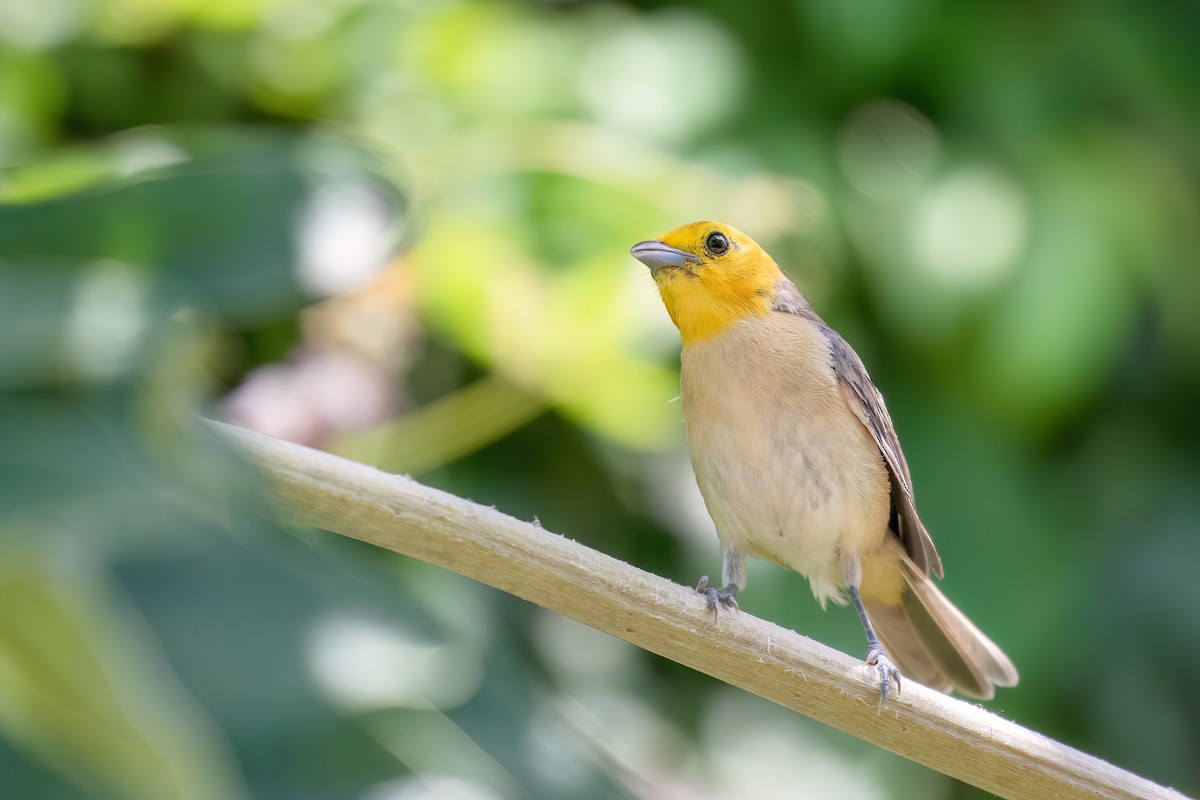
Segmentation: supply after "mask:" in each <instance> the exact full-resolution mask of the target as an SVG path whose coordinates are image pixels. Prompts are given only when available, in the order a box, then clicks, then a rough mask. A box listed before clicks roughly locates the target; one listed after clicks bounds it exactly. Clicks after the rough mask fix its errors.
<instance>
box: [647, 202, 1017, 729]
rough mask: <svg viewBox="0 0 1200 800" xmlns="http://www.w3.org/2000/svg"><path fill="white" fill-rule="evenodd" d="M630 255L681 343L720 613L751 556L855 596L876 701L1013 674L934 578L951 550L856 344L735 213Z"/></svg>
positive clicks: (993, 683)
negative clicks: (922, 511)
mask: <svg viewBox="0 0 1200 800" xmlns="http://www.w3.org/2000/svg"><path fill="white" fill-rule="evenodd" d="M630 254H631V255H633V256H634V258H636V259H637V260H639V261H641V262H642V263H643V264H644V265H645V266H647V267H649V269H650V274H651V275H652V276H653V279H654V282H655V283H656V285H657V287H658V291H659V294H660V295H661V297H662V301H663V304H664V305H665V306H666V310H667V313H668V314H669V315H670V317H671V320H672V321H673V322H674V323H675V326H676V327H677V328H678V329H679V334H680V338H681V340H682V342H683V349H682V352H681V355H680V400H681V402H682V407H683V417H684V420H683V427H684V436H685V439H686V442H687V447H688V451H689V453H690V455H691V461H692V466H693V469H694V472H695V475H696V482H697V484H698V486H699V488H700V493H701V495H703V497H704V503H705V506H706V507H707V509H708V512H709V515H710V516H711V517H712V519H713V522H714V523H715V525H716V529H717V535H718V538H719V540H720V546H721V556H722V558H721V562H722V569H721V573H722V584H723V585H722V586H721V587H720V588H716V587H710V586H709V585H708V578H707V577H704V578H701V579H700V582H699V583H698V584H697V586H696V591H697V592H699V593H701V594H702V595H704V596H705V598H706V600H707V604H708V608H709V609H711V610H712V612H713V614H717V613H718V612H719V609H720V608H721V607H724V608H728V609H737V607H738V606H737V601H736V599H735V597H734V596H735V595H736V594H737V593H738V592H741V591H742V590H743V589H745V587H746V559H747V557H756V558H761V559H765V560H767V561H771V562H774V563H775V564H777V565H779V566H782V567H785V568H787V569H791V570H794V571H796V572H798V573H800V574H801V575H803V576H804V577H805V578H807V579H808V582H809V584H810V587H811V589H812V592H813V595H814V597H815V598H816V599H817V601H818V602H819V603H820V605H821V607H822V608H824V607H825V606H826V603H827V601H830V600H832V601H833V602H834V603H836V604H839V605H845V604H846V602H847V600H848V601H849V602H850V603H851V604H853V606H854V608H855V610H856V611H857V612H858V617H859V619H860V621H861V623H862V626H863V629H864V631H865V633H866V639H867V653H866V657H865V659H864V661H865V663H866V664H867V665H868V667H869V668H870V669H873V670H874V672H871V671H870V669H869V671H868V673H867V674H868V675H869V676H870V680H871V681H872V682H874V681H875V680H876V676H877V678H878V691H879V708H880V709H881V710H882V709H883V707H884V705H885V704H886V703H887V700H888V696H889V692H890V691H891V687H892V685H893V684H894V685H895V690H896V692H897V693H899V692H900V690H901V676H902V675H903V676H904V677H906V678H909V679H912V680H915V681H916V682H918V683H921V684H923V685H925V686H928V687H930V688H933V689H936V690H938V691H942V692H950V691H957V692H958V693H959V694H962V695H965V696H969V697H975V698H980V699H991V698H992V697H993V696H994V694H995V687H997V686H1015V685H1016V683H1017V677H1018V676H1017V670H1016V668H1015V667H1014V666H1013V663H1012V661H1011V660H1010V659H1009V658H1008V656H1006V655H1005V654H1004V652H1003V651H1002V650H1001V649H1000V648H999V647H998V646H997V645H996V644H995V643H993V642H992V640H991V639H989V638H988V637H987V636H985V635H984V634H983V633H982V632H981V631H980V630H979V628H977V627H976V626H975V625H974V624H973V623H972V622H971V621H970V620H969V619H967V617H966V615H964V614H963V613H962V612H961V611H959V610H958V609H957V608H956V607H955V606H954V605H953V604H952V603H951V602H950V601H949V600H948V599H947V598H946V596H945V595H944V594H943V593H942V592H941V590H939V589H938V587H937V586H936V585H935V584H934V582H933V580H932V578H931V575H936V576H937V577H938V578H941V577H942V574H943V569H942V561H941V557H940V556H939V555H938V552H937V549H936V548H935V547H934V544H933V540H932V539H931V538H930V536H929V533H928V531H926V529H925V526H924V524H922V522H921V519H920V517H919V516H918V515H917V509H916V503H915V500H914V497H913V488H912V477H911V475H910V472H909V467H908V463H907V461H906V460H905V458H904V452H903V451H902V450H901V449H900V441H899V439H898V438H897V435H896V431H895V428H894V426H893V424H892V419H891V417H890V416H889V414H888V410H887V406H886V405H885V404H884V400H883V396H882V395H881V394H880V392H879V390H878V389H877V388H876V387H875V384H874V383H873V382H872V381H871V378H870V376H869V375H868V374H867V370H866V367H864V366H863V362H862V360H861V359H860V358H859V357H858V354H857V353H855V351H854V348H852V347H851V346H850V344H848V343H847V342H846V340H845V339H843V338H842V337H841V336H840V335H839V334H838V333H837V332H836V331H834V330H833V329H832V328H831V327H830V326H829V325H827V324H826V323H825V321H824V320H822V319H821V317H820V316H818V315H817V313H816V312H815V311H814V310H813V307H812V305H811V304H810V303H809V302H808V301H807V300H806V299H805V297H804V295H802V294H801V293H800V291H799V289H797V288H796V285H795V284H794V283H793V282H792V281H791V280H789V279H788V277H787V276H786V275H785V274H784V273H783V271H782V270H781V269H780V267H779V265H778V264H777V263H776V262H775V260H774V259H773V258H771V256H770V255H768V254H767V252H766V251H765V250H763V248H762V247H760V246H759V245H758V244H757V243H756V242H755V241H754V240H753V239H751V238H750V237H749V236H747V235H746V234H744V233H742V232H741V231H739V230H737V229H735V228H733V227H731V226H729V225H725V224H722V223H718V222H710V221H701V222H693V223H691V224H688V225H684V226H682V227H679V228H676V229H675V230H673V231H671V232H669V233H667V234H665V235H664V236H662V237H660V238H658V239H652V240H648V241H644V242H639V243H638V244H636V245H634V246H633V248H632V249H631V250H630Z"/></svg>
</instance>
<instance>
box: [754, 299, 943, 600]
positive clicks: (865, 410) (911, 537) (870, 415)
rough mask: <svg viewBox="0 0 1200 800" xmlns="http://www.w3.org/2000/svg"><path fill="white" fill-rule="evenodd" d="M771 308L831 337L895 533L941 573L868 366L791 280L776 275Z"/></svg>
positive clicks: (918, 559) (923, 565) (922, 565)
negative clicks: (875, 454)
mask: <svg viewBox="0 0 1200 800" xmlns="http://www.w3.org/2000/svg"><path fill="white" fill-rule="evenodd" d="M775 310H777V311H783V312H785V313H789V314H798V315H800V316H805V317H809V318H811V319H812V320H814V321H815V322H816V323H817V325H818V326H819V327H820V329H821V331H822V333H824V335H825V337H826V340H827V341H828V342H829V353H830V359H831V361H832V365H833V371H834V373H835V374H836V375H837V378H838V385H839V386H840V387H841V390H842V396H843V397H845V399H846V403H847V405H849V407H850V410H851V411H853V412H854V415H855V416H856V417H858V419H859V421H860V422H862V424H863V425H864V426H865V427H866V429H867V431H868V432H869V433H870V434H871V436H872V438H874V439H875V443H876V444H877V445H878V446H879V452H880V454H881V455H882V456H883V461H884V464H885V465H886V466H887V470H888V475H889V477H890V479H891V483H892V503H893V505H894V507H895V510H896V518H897V522H898V528H899V530H898V531H897V534H898V535H899V537H900V541H901V542H902V543H903V545H904V549H905V551H906V552H907V553H908V556H909V558H911V559H912V560H913V563H914V564H915V565H916V566H917V567H918V568H919V569H921V570H923V571H924V572H925V573H926V574H929V572H931V571H932V572H933V574H934V575H937V576H938V577H939V578H940V577H942V559H941V557H940V556H939V555H938V552H937V548H935V547H934V546H933V540H932V539H931V538H930V537H929V532H928V531H926V530H925V526H924V525H923V524H922V523H921V518H920V517H918V516H917V507H916V501H915V500H914V499H913V492H912V477H911V476H910V474H909V471H908V462H907V461H905V459H904V451H903V450H901V449H900V440H899V439H898V438H897V437H896V430H895V428H894V427H893V426H892V418H891V416H889V415H888V410H887V406H886V405H884V402H883V395H881V394H880V393H879V390H878V389H877V388H875V384H874V383H872V382H871V377H870V376H869V375H868V374H867V368H866V367H864V366H863V363H862V360H861V359H860V358H859V357H858V354H857V353H855V352H854V348H852V347H851V346H850V344H849V343H848V342H847V341H846V340H845V339H843V338H842V337H841V336H840V335H838V333H837V331H835V330H833V329H832V328H830V327H829V326H828V325H826V324H825V321H824V320H822V319H821V318H820V317H818V316H817V313H816V312H815V311H813V309H812V306H810V305H809V304H808V301H807V300H805V299H804V296H803V295H801V294H800V291H799V290H798V289H797V288H796V287H795V286H794V285H793V284H792V283H791V281H780V283H779V284H778V285H777V286H776V287H775Z"/></svg>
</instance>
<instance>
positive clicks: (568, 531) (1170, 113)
mask: <svg viewBox="0 0 1200 800" xmlns="http://www.w3.org/2000/svg"><path fill="white" fill-rule="evenodd" d="M1197 26H1200V10H1198V7H1197V6H1196V4H1194V3H1169V2H1164V3H1153V4H1118V3H1090V4H1083V3H1067V4H1051V5H1047V4H1044V3H1034V2H1017V3H1005V4H999V3H976V4H952V3H949V2H942V1H940V0H841V1H840V2H831V1H830V0H812V1H811V2H810V1H807V0H793V2H783V0H767V1H765V2H761V3H754V4H743V5H740V6H734V5H731V4H724V3H719V2H716V0H707V1H704V0H702V1H701V2H695V3H686V4H670V3H657V2H637V3H621V2H541V3H537V2H526V3H517V2H508V3H505V2H499V1H498V0H497V1H495V2H487V1H481V0H438V1H437V2H420V3H419V2H402V0H203V1H202V0H4V2H3V3H0V785H2V786H3V787H4V791H3V793H4V795H5V797H13V798H38V799H40V798H54V799H55V800H57V799H59V798H62V799H63V800H74V799H76V798H121V799H122V800H123V799H124V798H131V799H133V800H142V799H143V798H145V799H146V800H152V799H153V800H162V798H185V799H187V800H209V799H210V798H231V799H234V800H236V799H238V798H280V800H283V799H284V798H287V799H288V800H292V799H298V800H307V799H309V798H311V799H312V800H318V799H324V798H356V799H359V798H360V799H361V800H410V799H411V798H465V799H466V800H490V799H491V798H519V797H538V798H581V799H582V798H607V797H636V798H730V797H747V798H750V797H776V796H779V797H782V796H788V797H813V798H826V797H839V798H863V799H866V800H876V799H879V800H884V799H886V798H975V797H979V796H981V793H980V792H978V791H976V790H973V789H971V788H969V787H966V786H964V785H962V784H959V783H957V782H955V781H952V780H950V779H948V778H945V777H943V776H941V775H938V774H936V773H933V772H930V771H928V770H925V769H923V768H921V767H918V766H915V765H913V764H910V763H908V762H906V761H904V760H902V759H900V758H898V757H895V756H892V755H890V754H888V753H886V752H883V751H881V750H878V749H876V748H873V747H870V746H868V745H865V744H863V743H861V742H859V741H857V740H855V739H852V738H851V737H848V736H846V735H843V734H841V733H838V732H836V731H833V730H831V729H828V728H826V727H824V726H822V725H819V724H817V723H815V722H813V721H811V720H808V719H806V718H803V717H800V716H797V715H794V714H791V713H789V712H786V711H783V710H781V709H779V708H776V707H774V706H772V705H771V704H769V703H767V702H766V701H763V700H760V699H758V698H755V697H752V696H748V695H745V694H743V693H740V692H738V691H735V690H733V689H731V688H729V687H727V686H724V685H722V684H719V683H717V682H715V681H713V680H710V679H708V678H706V677H704V676H701V675H698V674H695V673H692V672H690V671H688V670H687V669H684V668H682V667H679V666H677V665H675V664H672V663H669V662H665V661H663V660H661V659H658V658H656V657H654V656H651V655H649V654H647V653H644V652H641V651H638V650H636V649H635V648H633V647H631V646H628V645H626V644H625V643H623V642H621V641H618V640H615V639H612V638H609V637H607V636H605V635H602V634H599V633H597V632H595V631H592V630H590V629H587V628H585V627H583V626H580V625H578V624H576V623H574V622H572V621H570V620H567V619H564V618H561V617H559V616H556V615H554V614H551V613H548V612H545V611H542V610H540V609H538V608H535V607H532V606H530V605H528V604H526V603H523V602H522V601H519V600H517V599H515V598H512V597H509V596H507V595H503V594H501V593H499V592H496V591H493V590H490V589H487V588H485V587H482V586H480V585H477V584H475V583H473V582H471V581H469V580H466V579H463V578H459V577H458V576H456V575H453V574H450V573H447V572H444V571H441V570H438V569H436V568H433V567H429V566H427V565H424V564H421V563H416V562H412V561H408V560H405V559H403V558H400V557H397V556H393V555H390V554H387V553H382V552H376V551H374V550H372V549H371V548H369V547H367V546H365V545H360V544H357V543H354V542H349V541H345V540H342V539H341V538H340V537H337V536H334V535H331V534H327V533H322V532H319V531H294V530H289V529H286V528H284V527H282V526H281V524H280V523H279V521H278V519H279V517H278V514H277V512H276V510H275V509H273V508H272V507H271V505H270V502H269V500H268V498H267V496H266V494H265V493H264V491H263V487H262V486H261V485H260V484H259V483H258V481H257V479H256V478H255V476H254V475H253V473H252V472H251V471H250V470H249V469H247V468H246V467H245V466H244V465H243V464H241V463H239V461H238V460H237V458H236V457H235V456H234V455H233V454H232V453H231V452H229V451H228V449H227V448H225V447H224V446H223V445H222V443H221V442H220V441H219V440H218V439H217V438H216V437H215V436H213V435H211V434H210V433H209V432H207V431H206V430H205V429H204V428H203V427H202V426H201V425H200V424H198V422H197V421H196V417H195V415H197V414H202V415H208V416H217V417H220V418H223V419H226V420H229V421H232V422H235V423H238V424H241V425H246V426H249V427H253V428H256V429H258V430H261V431H264V432H266V433H270V434H273V435H276V436H282V437H286V438H288V439H292V440H294V441H299V442H304V443H306V444H310V445H314V446H317V447H321V448H325V449H328V450H331V451H333V452H336V453H340V454H343V455H347V456H349V457H352V458H355V459H358V460H361V461H365V462H368V463H372V464H375V465H378V466H380V467H381V468H383V469H386V470H390V471H394V472H400V473H409V474H412V475H414V476H415V477H417V478H418V479H420V480H421V481H423V482H426V483H428V484H431V485H434V486H438V487H442V488H444V489H447V490H449V491H452V492H455V493H457V494H460V495H463V496H466V497H470V498H472V499H474V500H476V501H478V502H480V503H484V504H489V505H492V504H494V505H495V506H496V507H498V508H499V509H501V510H503V511H505V512H508V513H510V514H513V515H515V516H517V517H520V518H522V519H526V520H532V519H535V518H536V519H537V520H539V521H540V523H541V524H542V525H544V526H545V527H546V528H548V529H550V530H553V531H556V532H560V533H562V534H565V535H567V536H569V537H571V538H574V539H577V540H579V541H581V542H583V543H585V544H587V545H589V546H591V547H594V548H596V549H599V550H601V551H604V552H606V553H609V554H611V555H614V556H616V557H619V558H622V559H625V560H627V561H629V562H631V563H633V564H635V565H637V566H639V567H642V568H644V569H647V570H651V571H653V572H655V573H657V574H660V575H664V576H667V577H669V578H671V579H672V580H675V581H678V582H680V583H684V584H691V583H693V582H694V581H695V579H696V578H697V577H698V576H699V575H701V574H717V573H719V569H720V567H719V556H718V552H717V546H716V540H715V536H714V533H713V530H712V524H711V522H710V521H709V520H708V517H707V515H706V514H705V513H704V510H703V507H702V505H701V502H700V499H699V496H698V493H697V491H696V490H695V488H694V485H693V478H692V475H691V472H690V467H689V465H688V462H687V458H686V454H685V452H684V450H683V445H682V440H681V427H680V411H679V407H678V405H677V404H676V403H673V402H672V401H673V399H674V398H675V397H676V394H677V369H678V339H677V334H676V332H675V331H674V329H673V328H672V327H671V326H670V322H669V320H668V319H667V316H666V314H665V312H664V310H663V309H662V307H661V304H660V301H659V299H658V297H657V293H656V291H655V289H654V287H653V284H652V282H651V280H650V278H649V276H648V275H647V274H646V273H645V270H644V268H643V267H641V265H639V264H638V263H637V262H635V261H634V260H633V259H632V258H630V257H629V256H628V255H627V251H628V248H629V247H630V245H632V244H633V243H634V242H637V241H639V240H642V239H646V238H650V237H653V236H655V235H658V234H660V233H662V232H664V231H666V230H668V229H670V228H673V227H675V226H676V225H679V224H681V223H684V222H688V221H691V220H694V219H703V218H711V219H719V220H722V221H725V222H729V223H731V224H733V225H735V226H737V227H739V228H741V229H742V230H744V231H746V232H747V233H749V234H750V235H751V236H753V237H754V238H756V239H757V240H758V241H760V242H761V243H763V244H764V245H765V246H766V247H767V248H768V250H770V252H771V253H772V254H774V255H775V257H776V258H777V260H778V261H779V262H780V263H781V264H782V265H783V266H784V267H785V269H786V270H787V271H788V272H789V274H790V275H791V276H792V277H793V278H794V279H795V280H796V281H797V282H798V283H799V284H800V286H801V287H802V288H803V289H804V290H805V292H806V293H807V294H808V296H809V298H810V299H811V301H812V302H813V304H814V305H815V306H816V308H817V309H818V311H819V312H820V313H821V314H822V315H823V316H824V317H825V318H826V319H827V320H828V321H829V322H830V323H831V324H832V325H833V326H834V327H836V328H837V329H838V330H840V331H841V332H842V333H843V335H845V336H846V338H847V339H849V340H850V341H851V342H852V343H853V345H854V346H855V347H856V348H857V350H858V352H859V353H860V354H861V355H862V357H863V359H864V361H865V362H866V363H867V365H868V367H869V369H870V370H871V372H872V374H873V376H874V378H875V380H876V382H877V383H878V384H879V386H880V387H881V389H882V390H883V392H884V394H885V396H886V397H887V399H888V403H889V405H890V407H891V411H892V415H893V417H894V418H895V421H896V425H897V428H898V430H899V433H900V436H901V439H902V441H903V442H904V444H905V449H906V452H907V454H908V458H909V461H910V463H911V466H912V471H913V475H914V482H915V488H916V492H917V495H918V498H919V500H920V507H921V509H922V513H923V516H924V518H925V521H926V523H927V524H928V526H929V528H930V530H931V531H932V533H933V535H934V538H935V539H936V541H937V543H938V547H939V549H940V550H941V553H942V557H943V559H944V561H945V564H946V579H945V581H944V582H943V588H944V589H945V591H946V593H947V594H948V595H949V596H950V597H951V598H953V599H954V601H955V602H956V603H957V604H959V605H960V606H961V607H962V608H963V609H964V611H966V612H967V613H968V615H969V616H971V617H972V618H973V619H974V620H975V621H976V622H978V624H979V625H980V627H981V628H983V629H984V630H985V631H987V632H988V633H989V634H990V635H991V636H992V637H993V638H994V639H995V640H996V641H997V642H998V643H1000V644H1001V646H1003V647H1004V648H1005V649H1006V650H1007V651H1008V652H1009V654H1010V655H1011V656H1012V657H1013V660H1014V661H1015V662H1016V664H1017V665H1018V667H1019V669H1020V671H1021V684H1020V686H1019V687H1018V688H1016V689H1011V690H1001V692H1000V694H999V696H998V697H997V698H996V700H995V701H993V702H992V703H990V704H989V706H990V707H991V708H994V709H995V710H997V711H999V712H1000V713H1002V714H1004V715H1005V716H1006V717H1009V718H1011V719H1013V720H1016V721H1017V722H1019V723H1021V724H1024V725H1027V726H1029V727H1032V728H1034V729H1036V730H1038V731H1041V732H1044V733H1046V734H1048V735H1050V736H1052V737H1055V738H1057V739H1060V740H1062V741H1064V742H1067V743H1069V744H1071V745H1074V746H1076V747H1079V748H1082V749H1084V750H1086V751H1088V752H1091V753H1094V754H1096V755H1098V756H1100V757H1102V758H1105V759H1108V760H1110V761H1112V762H1114V763H1116V764H1118V765H1120V766H1122V767H1125V768H1128V769H1131V770H1134V771H1136V772H1139V773H1142V774H1144V775H1145V776H1147V777H1149V778H1151V779H1153V780H1156V781H1159V782H1162V783H1165V784H1168V785H1173V786H1175V787H1177V788H1179V789H1180V790H1182V791H1184V792H1188V793H1200V766H1198V762H1197V761H1196V754H1197V753H1200V682H1197V681H1196V679H1195V677H1196V669H1197V665H1198V664H1200V580H1197V578H1196V571H1197V570H1198V569H1200V535H1198V524H1197V521H1198V520H1200V458H1198V452H1197V446H1198V444H1200V415H1198V414H1197V413H1196V409H1197V405H1196V404H1197V398H1198V396H1200V313H1197V310H1196V305H1197V302H1200V268H1198V267H1200V264H1198V263H1197V261H1198V257H1197V253H1198V252H1200V191H1198V189H1197V187H1198V186H1200V147H1198V146H1197V142H1198V141H1200V93H1198V92H1197V91H1196V89H1197V76H1198V75H1200V51H1198V50H1197V48H1196V46H1195V31H1196V30H1197ZM739 601H740V602H741V603H742V608H743V609H744V610H746V611H748V612H750V613H753V614H756V615H760V616H763V617H765V618H767V619H770V620H772V621H775V622H777V623H779V624H781V625H784V626H788V627H791V628H793V629H795V630H797V631H801V632H803V633H805V634H808V635H810V636H812V637H814V638H816V639H818V640H820V641H822V642H826V643H828V644H831V645H833V646H835V647H838V648H840V649H842V650H844V651H846V652H849V653H852V654H856V655H857V654H859V653H861V651H862V650H863V641H862V635H861V631H860V629H859V626H858V623H857V620H856V619H855V617H854V614H853V612H852V611H849V610H847V609H845V608H831V609H830V610H829V611H828V612H827V613H822V612H821V611H820V610H819V608H818V607H817V606H816V604H815V603H814V602H813V600H812V598H811V595H810V593H809V590H808V587H807V585H806V584H805V583H804V581H803V579H802V578H800V577H799V576H797V575H794V574H791V573H785V572H784V571H782V570H779V569H777V568H774V567H771V566H769V565H763V564H756V565H754V567H753V568H752V570H751V574H750V588H749V590H748V591H747V592H746V593H745V594H744V595H743V596H742V597H740V598H739Z"/></svg>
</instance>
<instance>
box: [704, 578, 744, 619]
mask: <svg viewBox="0 0 1200 800" xmlns="http://www.w3.org/2000/svg"><path fill="white" fill-rule="evenodd" d="M736 591H737V587H736V586H734V585H733V584H730V585H729V586H726V587H724V588H721V589H713V588H710V587H709V585H708V576H707V575H705V576H704V577H703V578H701V579H700V582H699V583H697V584H696V594H702V595H704V599H705V600H707V601H708V608H709V610H710V611H712V613H713V619H716V618H717V617H718V616H720V609H721V606H725V607H726V608H729V609H732V610H734V611H737V610H738V604H737V600H734V599H733V593H734V592H736Z"/></svg>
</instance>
